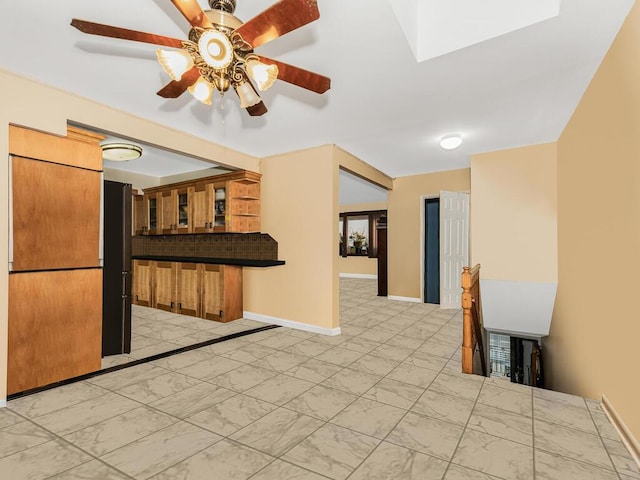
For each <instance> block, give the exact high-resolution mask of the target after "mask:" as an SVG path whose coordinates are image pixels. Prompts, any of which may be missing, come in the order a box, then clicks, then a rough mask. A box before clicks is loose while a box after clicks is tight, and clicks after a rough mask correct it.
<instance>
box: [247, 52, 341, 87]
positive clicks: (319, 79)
mask: <svg viewBox="0 0 640 480" xmlns="http://www.w3.org/2000/svg"><path fill="white" fill-rule="evenodd" d="M258 58H259V59H260V61H261V62H262V63H266V64H267V65H277V66H278V80H282V81H283V82H287V83H291V84H293V85H297V86H298V87H302V88H306V89H307V90H311V91H312V92H316V93H324V92H326V91H327V90H329V89H330V88H331V79H330V78H329V77H325V76H323V75H320V74H318V73H313V72H310V71H308V70H303V69H302V68H299V67H294V66H293V65H289V64H288V63H283V62H279V61H278V60H274V59H272V58H267V57H261V56H259V57H258Z"/></svg>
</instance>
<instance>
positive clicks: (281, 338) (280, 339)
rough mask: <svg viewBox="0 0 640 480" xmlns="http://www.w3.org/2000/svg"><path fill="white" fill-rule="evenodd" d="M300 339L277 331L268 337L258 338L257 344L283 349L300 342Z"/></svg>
mask: <svg viewBox="0 0 640 480" xmlns="http://www.w3.org/2000/svg"><path fill="white" fill-rule="evenodd" d="M301 341H302V340H301V339H300V338H297V337H293V336H291V335H285V334H284V333H278V334H276V335H272V336H271V337H269V338H265V339H263V340H260V341H259V342H258V344H259V345H264V346H265V347H271V348H275V349H277V350H283V349H284V348H287V347H290V346H291V345H295V344H296V343H300V342H301Z"/></svg>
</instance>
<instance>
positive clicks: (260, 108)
mask: <svg viewBox="0 0 640 480" xmlns="http://www.w3.org/2000/svg"><path fill="white" fill-rule="evenodd" d="M246 110H247V113H248V114H249V115H251V116H252V117H260V116H262V115H264V114H265V113H267V107H266V105H265V104H264V102H260V103H258V104H256V105H254V106H253V107H248V108H247V109H246Z"/></svg>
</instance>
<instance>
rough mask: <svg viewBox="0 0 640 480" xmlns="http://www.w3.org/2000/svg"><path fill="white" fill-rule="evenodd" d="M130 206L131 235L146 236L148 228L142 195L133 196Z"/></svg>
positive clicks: (135, 194)
mask: <svg viewBox="0 0 640 480" xmlns="http://www.w3.org/2000/svg"><path fill="white" fill-rule="evenodd" d="M131 205H132V206H133V234H134V235H146V234H147V233H148V232H147V230H146V228H145V227H147V226H148V222H147V221H146V215H145V210H144V195H139V194H137V193H134V194H133V198H132V202H131Z"/></svg>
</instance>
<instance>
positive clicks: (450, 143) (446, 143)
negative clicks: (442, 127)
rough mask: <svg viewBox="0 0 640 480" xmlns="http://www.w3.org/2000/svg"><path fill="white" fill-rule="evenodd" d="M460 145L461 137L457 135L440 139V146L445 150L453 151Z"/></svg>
mask: <svg viewBox="0 0 640 480" xmlns="http://www.w3.org/2000/svg"><path fill="white" fill-rule="evenodd" d="M460 145H462V136H460V135H459V134H457V133H454V134H451V135H445V136H444V137H442V138H441V139H440V146H441V147H442V148H444V149H445V150H455V149H456V148H458V147H459V146H460Z"/></svg>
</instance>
